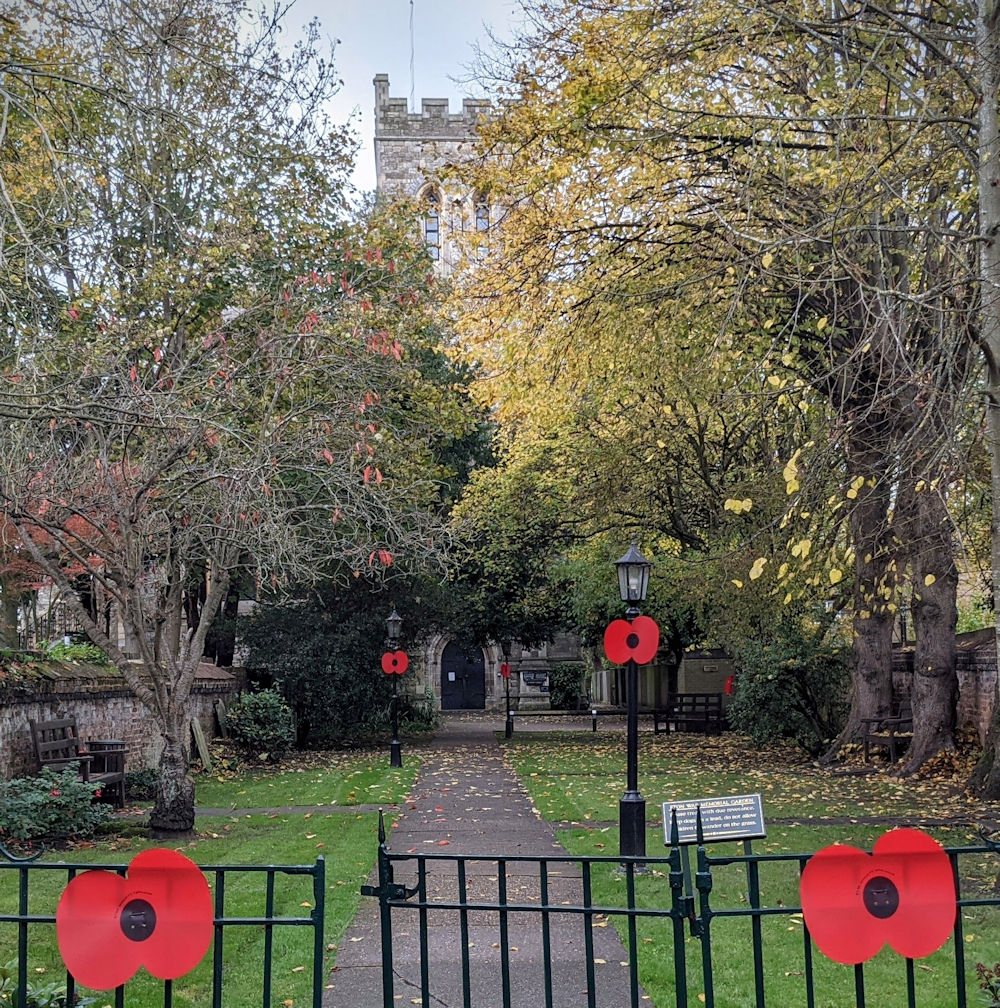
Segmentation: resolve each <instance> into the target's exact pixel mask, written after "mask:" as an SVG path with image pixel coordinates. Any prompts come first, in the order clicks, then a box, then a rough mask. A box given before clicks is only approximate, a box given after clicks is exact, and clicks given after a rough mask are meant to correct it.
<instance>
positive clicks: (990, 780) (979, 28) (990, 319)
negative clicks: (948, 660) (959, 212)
mask: <svg viewBox="0 0 1000 1008" xmlns="http://www.w3.org/2000/svg"><path fill="white" fill-rule="evenodd" d="M977 8H978V9H977V12H976V43H977V55H978V64H977V67H976V71H977V76H978V83H979V232H980V239H981V240H980V242H979V284H980V304H981V307H980V346H981V349H982V351H983V356H984V359H985V363H986V446H987V450H988V452H989V456H990V504H991V508H992V516H991V519H990V538H991V552H992V568H993V570H992V573H993V609H994V622H995V624H996V625H997V627H998V629H1000V122H998V118H997V96H998V93H1000V6H998V5H997V4H996V3H995V2H994V0H979V2H978V5H977ZM998 642H1000V635H998ZM998 652H1000V648H998ZM998 664H1000V654H998ZM998 753H1000V703H998V702H997V696H996V695H994V707H993V720H992V723H991V724H990V731H989V735H988V736H987V739H986V745H985V748H984V751H983V756H982V759H981V760H980V761H979V765H978V766H977V767H976V769H975V770H974V771H973V774H972V779H971V780H970V782H969V783H970V785H971V786H972V787H975V788H976V789H977V790H980V791H982V793H983V795H984V797H986V798H991V799H995V798H1000V759H997V755H998Z"/></svg>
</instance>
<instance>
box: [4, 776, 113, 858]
mask: <svg viewBox="0 0 1000 1008" xmlns="http://www.w3.org/2000/svg"><path fill="white" fill-rule="evenodd" d="M99 794H100V785H99V784H91V783H89V782H86V781H81V780H79V779H78V777H77V775H76V770H75V769H74V768H73V767H66V768H65V769H64V770H61V771H59V772H58V773H57V772H56V771H55V770H53V769H52V768H51V767H45V769H43V770H42V772H41V773H40V774H39V775H38V776H37V777H17V778H15V779H14V780H9V781H0V824H2V825H0V834H2V836H4V837H6V838H7V839H9V840H11V841H13V842H14V843H17V844H32V843H40V842H42V841H56V842H59V841H64V840H71V839H76V838H80V837H89V836H93V835H94V833H96V832H97V830H98V829H99V828H100V827H101V826H102V825H103V824H104V823H106V822H108V821H109V820H110V819H111V818H112V817H113V816H114V810H113V809H112V808H111V807H110V806H108V805H101V804H99V803H95V802H94V797H95V795H99Z"/></svg>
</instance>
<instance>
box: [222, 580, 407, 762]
mask: <svg viewBox="0 0 1000 1008" xmlns="http://www.w3.org/2000/svg"><path fill="white" fill-rule="evenodd" d="M390 609H391V606H389V605H388V604H376V603H375V602H373V595H372V591H371V586H370V585H367V584H365V583H364V579H363V578H359V579H358V580H357V582H355V581H354V579H352V584H351V585H346V586H344V585H338V584H327V585H323V586H322V587H321V588H320V589H318V590H317V594H316V596H311V597H310V598H308V599H304V600H302V601H300V602H297V603H286V604H280V605H261V606H259V607H258V608H257V609H256V610H255V611H254V612H253V613H252V614H251V615H250V616H247V617H243V618H242V620H241V623H240V642H241V643H242V644H243V645H244V646H245V647H246V648H247V651H248V655H247V660H246V666H247V669H248V670H249V673H250V677H251V681H256V682H259V683H260V685H261V686H265V687H271V686H273V687H274V688H275V689H276V690H278V691H280V692H281V694H282V695H283V696H284V697H285V699H286V700H287V701H288V703H289V704H290V705H291V706H292V709H293V711H294V715H295V730H296V736H297V738H296V742H297V744H298V745H299V746H300V747H302V748H306V747H315V748H319V747H324V746H332V745H340V744H343V743H345V742H351V741H354V740H357V739H359V738H365V737H368V736H371V735H372V734H374V733H377V732H380V731H383V730H384V728H385V723H386V722H385V715H386V712H387V711H388V710H389V704H390V703H391V702H392V701H391V697H392V683H391V681H390V679H391V677H390V676H387V675H385V674H384V673H383V672H382V668H381V664H380V662H381V657H382V652H383V651H384V650H385V616H386V613H388V612H389V610H390ZM400 646H402V647H404V649H405V644H403V645H400ZM408 675H409V673H408ZM399 685H400V686H402V685H403V684H402V683H400V684H399Z"/></svg>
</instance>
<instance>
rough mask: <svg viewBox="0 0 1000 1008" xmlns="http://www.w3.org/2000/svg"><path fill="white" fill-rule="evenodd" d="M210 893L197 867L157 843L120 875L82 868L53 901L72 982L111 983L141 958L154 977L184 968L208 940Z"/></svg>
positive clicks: (172, 976)
mask: <svg viewBox="0 0 1000 1008" xmlns="http://www.w3.org/2000/svg"><path fill="white" fill-rule="evenodd" d="M212 923H213V921H212V894H211V892H210V891H209V888H208V883H207V882H206V881H205V876H204V875H203V874H202V871H201V869H200V868H199V867H198V866H197V865H196V864H194V863H193V862H192V861H190V860H188V858H186V857H184V855H183V854H178V853H177V852H176V851H172V850H166V849H164V848H154V849H153V850H147V851H143V852H142V853H141V854H138V855H136V857H135V858H133V859H132V862H131V864H130V865H129V867H128V874H127V876H126V877H125V878H122V876H120V875H116V874H115V873H114V872H110V871H104V870H98V871H87V872H84V873H83V874H82V875H77V876H76V877H75V878H73V879H71V880H70V882H69V885H67V886H66V888H65V890H64V891H63V894H62V897H61V898H60V900H59V906H58V907H57V908H56V936H57V938H58V941H59V952H60V953H61V955H62V959H63V962H64V963H65V964H66V969H67V970H69V972H70V973H71V974H72V975H73V977H74V978H75V979H76V981H77V983H79V984H82V985H83V986H84V987H90V988H93V989H94V990H111V989H112V988H114V987H117V986H119V985H120V984H123V983H125V982H126V981H127V980H129V979H130V978H131V977H132V976H133V975H134V974H135V972H136V970H138V969H139V967H140V966H145V967H146V969H147V970H149V972H150V973H152V974H153V976H155V977H159V978H160V979H161V980H174V979H176V978H177V977H179V976H183V975H184V974H185V973H188V972H189V971H190V970H192V969H194V967H195V966H196V965H197V964H198V963H199V962H200V961H201V958H202V956H204V954H205V952H206V951H207V950H208V946H209V945H210V944H211V942H212Z"/></svg>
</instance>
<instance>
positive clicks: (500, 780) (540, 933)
mask: <svg viewBox="0 0 1000 1008" xmlns="http://www.w3.org/2000/svg"><path fill="white" fill-rule="evenodd" d="M538 720H539V721H543V720H544V719H541V718H539V719H538ZM553 727H555V726H554V725H551V724H550V725H548V726H547V728H546V727H544V726H543V727H542V728H541V729H540V730H551V728H553ZM560 727H564V726H563V725H561V724H560ZM498 728H502V721H501V722H500V723H499V724H496V723H494V719H488V718H486V717H482V716H480V717H478V718H476V717H470V716H468V715H465V716H460V717H454V718H450V719H448V720H446V723H445V727H444V729H443V731H442V732H440V733H439V735H438V739H437V742H436V745H435V746H434V747H433V748H430V747H429V748H427V750H426V751H425V752H423V754H422V758H423V765H422V767H421V771H420V774H419V775H418V778H417V780H416V782H415V784H414V786H413V789H412V793H411V795H410V797H409V799H408V800H407V801H406V802H405V803H402V804H401V806H400V809H399V810H400V812H401V816H400V818H399V819H398V820H397V822H396V824H395V828H394V829H393V830H392V831H391V834H390V836H389V848H390V851H391V852H392V853H394V854H400V853H410V852H412V853H413V854H414V855H415V856H414V857H413V859H412V860H411V861H405V862H401V863H398V862H394V869H395V881H397V882H400V883H404V884H406V885H408V886H412V885H415V884H416V880H417V864H418V860H419V855H424V854H438V853H446V854H462V855H483V856H484V860H481V861H479V860H477V861H473V862H468V863H467V865H466V899H467V900H471V901H474V902H481V903H486V904H491V903H495V902H496V901H497V892H498V884H499V867H498V864H497V860H496V859H497V856H502V855H515V854H520V855H524V856H535V857H544V856H550V855H559V854H563V853H564V851H563V849H562V847H560V846H559V845H558V844H557V843H556V840H555V835H554V833H553V829H552V826H551V825H550V824H549V823H546V822H545V821H544V820H543V819H542V818H541V817H540V816H539V815H538V814H537V813H536V812H535V811H533V809H532V806H531V801H530V799H529V798H528V795H527V793H526V792H525V790H524V788H523V787H522V785H521V783H520V781H519V780H518V778H517V777H516V775H515V774H514V773H513V771H512V770H511V769H510V768H509V767H508V766H507V765H506V763H505V762H504V759H503V754H502V752H501V750H500V747H499V746H498V745H497V742H496V738H495V736H494V732H495V731H496V730H497V729H498ZM404 759H405V754H404ZM485 856H488V859H486V858H485ZM423 864H424V871H425V886H426V891H427V894H428V900H429V901H430V900H434V899H445V900H448V901H457V897H458V895H459V890H458V883H457V879H456V865H455V862H454V861H452V860H449V859H447V858H444V859H438V858H427V859H426V860H424V862H423ZM579 877H580V871H579V869H578V868H577V867H576V866H574V865H573V864H572V863H565V864H561V863H552V864H551V865H550V867H549V870H548V880H547V884H548V893H549V904H550V905H554V904H559V905H567V906H577V905H579V904H580V901H581V897H580V894H579ZM506 879H507V899H508V902H515V903H523V904H531V903H534V902H536V901H537V900H538V898H539V893H540V879H539V868H538V865H537V863H531V862H516V861H515V862H507V864H506ZM369 882H370V883H372V884H376V883H377V880H376V879H375V878H374V877H373V878H371V879H369ZM543 916H544V915H543V914H542V913H541V912H538V911H531V912H524V911H508V912H507V914H506V918H507V927H508V930H507V936H506V943H507V946H508V954H509V956H510V977H509V983H510V989H511V1002H510V1003H511V1004H512V1005H513V1006H515V1008H534V1006H535V1005H544V1004H545V1003H546V1002H545V987H546V973H548V977H549V980H548V982H549V983H551V987H552V1002H553V1005H554V1008H586V1006H587V1004H588V999H587V991H586V986H587V959H588V957H589V958H590V959H591V960H592V962H593V970H594V977H595V1003H596V1005H597V1008H627V1006H628V1005H629V1004H630V1003H631V991H630V986H629V970H628V968H627V962H626V954H625V949H624V947H623V946H622V943H621V941H620V940H619V938H618V935H617V933H616V932H615V930H614V928H613V927H611V926H610V925H608V923H607V922H606V921H602V920H600V919H599V918H597V917H589V918H588V917H586V916H585V915H583V914H579V913H567V912H556V911H552V912H550V913H549V914H548V915H547V916H548V937H547V939H546V937H545V933H544V930H543V926H542V921H543ZM426 917H427V938H426V951H427V970H428V975H429V987H430V995H431V1000H430V1003H431V1004H432V1005H434V1006H435V1008H464V1006H465V1005H469V1006H470V1008H501V1006H502V1005H503V997H502V976H501V946H500V943H501V931H500V918H501V914H500V912H499V911H498V910H496V909H493V908H488V909H482V910H470V911H468V912H467V913H466V915H465V917H466V924H467V945H466V948H465V954H466V960H467V970H468V990H467V991H466V989H465V987H464V984H463V969H462V958H463V956H462V951H463V950H462V932H461V929H460V920H461V914H460V913H459V911H458V910H451V911H445V910H432V909H428V911H427V914H426ZM392 923H393V937H392V943H393V949H392V951H393V959H392V963H393V990H394V995H393V999H392V1001H391V1002H390V1004H391V1005H409V1004H420V1003H421V970H420V959H421V940H420V923H419V913H418V911H417V910H416V909H414V908H411V907H409V906H408V907H400V908H393V910H392ZM588 933H589V935H590V936H591V937H592V939H593V951H592V953H590V954H588V951H587V946H586V937H587V934H588ZM546 940H547V942H548V948H547V950H546ZM381 963H382V950H381V931H380V923H379V904H378V900H377V899H374V898H366V899H364V900H363V902H362V905H361V908H360V910H359V912H358V914H357V916H356V918H355V920H354V921H353V922H352V924H351V925H350V927H349V928H348V930H347V933H346V934H345V935H344V938H343V939H342V941H341V943H340V949H339V951H338V954H337V964H336V967H335V968H334V970H333V971H332V972H331V974H330V977H329V981H328V986H327V990H326V991H325V996H324V1000H323V1005H324V1008H380V1006H382V1008H387V1006H386V1005H384V1003H383V988H382V970H381ZM546 964H547V966H546ZM467 995H468V996H467ZM637 996H638V997H639V998H640V999H641V1001H640V1003H642V1004H648V1003H649V1002H648V999H647V998H645V996H644V995H643V993H642V992H641V990H639V991H637Z"/></svg>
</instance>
